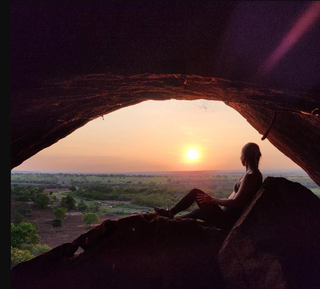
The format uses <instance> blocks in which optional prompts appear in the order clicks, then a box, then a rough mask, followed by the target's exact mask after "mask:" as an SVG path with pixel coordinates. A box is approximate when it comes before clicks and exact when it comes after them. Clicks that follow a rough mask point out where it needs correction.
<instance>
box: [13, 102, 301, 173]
mask: <svg viewBox="0 0 320 289" xmlns="http://www.w3.org/2000/svg"><path fill="white" fill-rule="evenodd" d="M247 142H255V143H257V144H258V145H259V146H260V149H261V152H262V159H261V163H260V168H261V169H262V170H263V169H297V168H299V167H298V166H297V165H296V164H295V163H294V162H292V161H291V160H290V159H289V158H287V157H286V156H285V155H284V154H282V153H281V152H280V151H278V150H277V149H276V148H275V147H274V146H273V145H272V144H270V142H269V141H268V140H264V141H261V135H260V134H259V133H258V132H257V131H256V130H255V129H254V128H252V127H251V126H250V125H249V124H248V123H247V121H246V120H245V119H244V118H243V117H242V116H241V115H240V114H239V113H238V112H236V111H235V110H234V109H232V108H230V107H228V106H227V105H225V104H224V103H223V102H218V101H207V100H196V101H176V100H169V101H147V102H143V103H141V104H138V105H134V106H130V107H127V108H123V109H121V110H118V111H115V112H113V113H110V114H108V115H105V116H104V117H99V118H97V119H95V120H93V121H91V122H89V123H88V124H87V125H85V126H84V127H81V128H79V129H78V130H76V131H75V132H74V133H72V134H71V135H69V136H67V137H66V138H64V139H61V140H60V141H58V142H57V143H55V144H54V145H52V146H51V147H49V148H46V149H44V150H42V151H40V152H39V153H38V154H36V155H34V156H33V157H31V158H29V159H28V160H26V161H25V162H24V163H22V164H21V165H20V166H18V167H16V168H14V171H17V170H24V171H43V172H78V173H116V172H147V171H188V170H233V169H243V167H242V165H241V163H240V151H241V148H242V147H243V145H244V144H246V143H247ZM191 149H192V150H193V151H190V150H191ZM188 156H189V157H188Z"/></svg>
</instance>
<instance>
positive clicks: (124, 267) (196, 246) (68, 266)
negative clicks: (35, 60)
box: [11, 214, 227, 289]
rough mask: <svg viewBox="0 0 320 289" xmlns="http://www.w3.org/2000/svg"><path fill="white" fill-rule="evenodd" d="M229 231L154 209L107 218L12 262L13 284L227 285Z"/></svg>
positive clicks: (30, 287)
mask: <svg viewBox="0 0 320 289" xmlns="http://www.w3.org/2000/svg"><path fill="white" fill-rule="evenodd" d="M226 234H227V232H225V231H219V230H217V229H215V228H212V227H206V226H204V225H203V223H201V222H197V221H195V220H178V219H175V220H172V219H167V218H164V217H157V216H155V215H153V214H141V215H136V216H129V217H125V218H122V219H120V220H118V221H105V222H103V223H102V224H101V225H99V226H97V227H95V228H94V229H92V230H91V231H89V232H88V233H86V234H83V235H81V236H80V237H79V238H78V239H76V240H75V241H74V242H73V243H67V244H63V245H61V246H59V247H56V248H54V249H53V250H51V251H49V252H48V253H45V254H43V255H41V256H38V257H36V258H34V259H32V260H30V261H28V262H24V263H20V264H18V265H16V266H15V267H13V269H12V283H11V289H18V288H19V289H20V288H24V289H40V288H41V289H43V288H46V289H51V288H52V289H56V288H68V289H71V288H74V289H82V288H96V289H99V288H123V289H125V288H181V289H183V288H224V281H223V279H222V277H221V275H220V272H219V267H218V263H217V258H216V256H217V254H218V251H219V249H220V247H221V244H222V242H223V240H224V239H225V237H226ZM79 246H80V247H82V248H83V249H84V250H85V251H84V252H83V253H81V254H79V255H74V253H75V252H76V250H77V249H78V247H79ZM31 272H32V273H31Z"/></svg>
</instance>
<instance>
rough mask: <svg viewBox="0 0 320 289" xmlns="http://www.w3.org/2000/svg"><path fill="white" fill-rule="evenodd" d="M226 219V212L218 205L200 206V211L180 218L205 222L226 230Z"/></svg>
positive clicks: (194, 211) (197, 210)
mask: <svg viewBox="0 0 320 289" xmlns="http://www.w3.org/2000/svg"><path fill="white" fill-rule="evenodd" d="M198 205H199V204H198ZM226 217H227V216H226V215H225V213H224V211H223V210H222V209H221V208H220V207H219V206H218V205H216V204H200V208H199V209H195V210H193V211H192V212H190V213H187V214H184V215H182V216H180V218H183V219H185V218H191V219H199V220H203V221H205V222H206V223H208V224H210V225H213V226H215V227H217V228H220V229H224V228H226V225H227V224H226V221H227V220H226Z"/></svg>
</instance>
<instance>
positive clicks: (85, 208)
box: [78, 200, 88, 212]
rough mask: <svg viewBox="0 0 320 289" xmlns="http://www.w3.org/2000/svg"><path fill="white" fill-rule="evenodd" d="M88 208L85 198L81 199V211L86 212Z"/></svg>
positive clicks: (79, 208)
mask: <svg viewBox="0 0 320 289" xmlns="http://www.w3.org/2000/svg"><path fill="white" fill-rule="evenodd" d="M87 209H88V206H87V205H86V204H85V203H84V201H83V200H81V201H80V202H79V204H78V210H79V211H80V212H85V211H86V210H87Z"/></svg>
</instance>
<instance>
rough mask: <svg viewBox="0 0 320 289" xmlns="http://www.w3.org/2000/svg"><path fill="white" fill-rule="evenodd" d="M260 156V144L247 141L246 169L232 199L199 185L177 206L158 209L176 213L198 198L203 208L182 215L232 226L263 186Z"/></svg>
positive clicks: (168, 214)
mask: <svg viewBox="0 0 320 289" xmlns="http://www.w3.org/2000/svg"><path fill="white" fill-rule="evenodd" d="M260 157H261V152H260V148H259V146H258V145H257V144H255V143H247V144H246V145H245V146H244V147H243V148H242V151H241V157H240V160H241V163H242V165H243V166H245V167H246V173H245V174H244V175H243V176H242V177H241V178H240V179H239V180H238V181H237V182H236V183H235V184H234V189H233V192H232V193H231V194H230V196H229V197H228V199H219V198H213V197H211V196H210V195H209V194H207V193H205V192H203V191H201V190H199V189H193V190H191V191H190V192H189V193H188V194H187V195H186V196H184V197H183V198H182V199H181V200H180V201H179V202H178V203H177V204H176V205H175V206H174V207H173V208H171V209H162V208H159V207H154V210H155V212H156V213H157V214H159V215H161V216H165V217H174V215H176V214H178V213H179V212H182V211H184V210H186V209H188V208H189V207H190V206H191V205H192V204H193V203H194V202H196V203H197V204H198V206H199V208H198V209H195V210H193V211H192V212H190V213H187V214H185V215H183V216H181V217H180V218H192V219H200V220H203V221H205V222H207V223H208V224H211V225H214V226H215V227H217V228H220V229H230V228H232V226H233V225H234V223H235V222H236V221H237V220H238V218H239V217H240V215H241V214H242V212H243V210H244V208H245V207H246V206H247V205H248V204H249V203H250V202H251V200H252V199H253V197H254V196H255V194H256V193H257V191H258V190H259V189H260V187H261V184H262V174H261V172H260V171H259V160H260Z"/></svg>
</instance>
